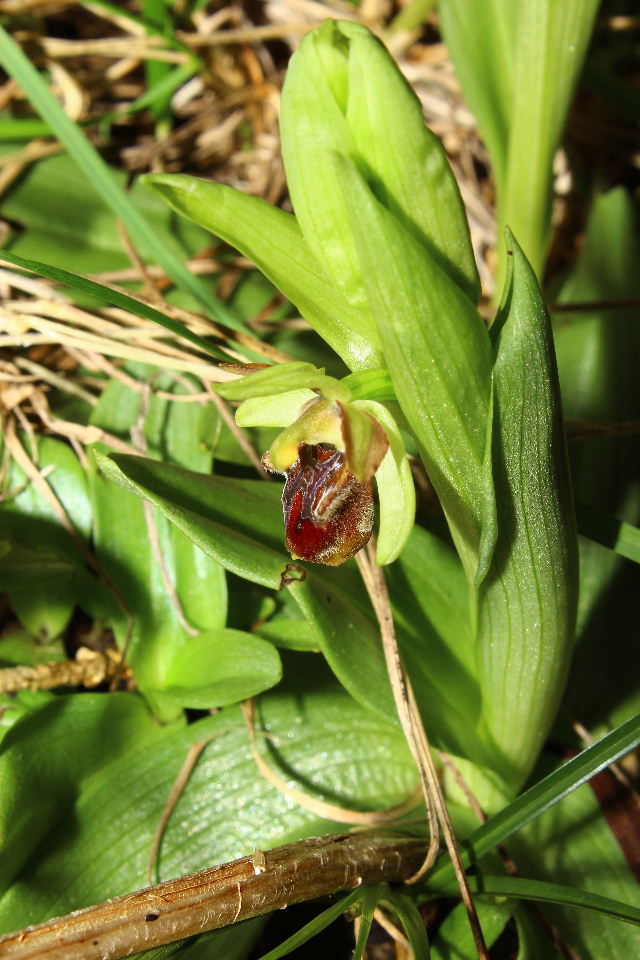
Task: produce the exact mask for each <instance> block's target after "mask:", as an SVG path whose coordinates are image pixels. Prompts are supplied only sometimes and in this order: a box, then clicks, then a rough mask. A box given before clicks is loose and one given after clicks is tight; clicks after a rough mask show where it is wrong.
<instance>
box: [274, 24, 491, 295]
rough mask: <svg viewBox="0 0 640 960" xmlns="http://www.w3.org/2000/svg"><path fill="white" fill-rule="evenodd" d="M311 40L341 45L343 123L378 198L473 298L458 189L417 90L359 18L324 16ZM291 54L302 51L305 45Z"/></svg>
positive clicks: (474, 275)
mask: <svg viewBox="0 0 640 960" xmlns="http://www.w3.org/2000/svg"><path fill="white" fill-rule="evenodd" d="M323 34H324V36H322V35H323ZM345 41H346V42H345ZM303 42H306V41H303ZM315 42H316V45H317V47H318V48H320V47H321V45H325V44H327V43H331V44H333V45H335V46H337V47H338V49H344V51H345V53H344V54H343V56H344V55H345V54H346V57H347V60H348V95H347V105H346V118H347V125H348V127H349V132H350V134H351V136H352V137H353V143H354V146H355V151H356V156H357V157H358V159H359V161H360V164H361V169H362V170H363V173H364V174H365V176H366V177H367V180H368V181H369V183H370V185H371V187H372V189H373V191H374V193H375V195H376V197H377V199H378V200H380V202H381V203H382V204H384V206H385V207H387V209H389V210H390V211H391V212H392V213H393V214H394V215H395V216H396V217H397V218H398V220H400V222H401V223H402V225H403V226H404V227H405V228H406V229H407V230H408V231H409V232H410V233H412V234H413V235H414V236H415V237H416V239H417V240H419V241H420V243H421V244H423V246H424V247H426V249H427V250H428V251H429V253H430V254H431V256H432V257H433V258H434V259H435V260H436V261H437V263H438V264H439V265H440V266H441V267H442V268H443V270H444V271H445V272H446V273H448V274H449V276H450V277H451V278H452V279H453V280H455V282H456V283H457V284H458V286H459V287H460V288H461V289H462V290H464V292H465V293H466V294H467V296H468V297H469V299H470V300H473V302H474V303H477V302H478V300H479V299H480V278H479V276H478V270H477V267H476V263H475V259H474V254H473V248H472V246H471V239H470V236H469V224H468V222H467V217H466V214H465V210H464V205H463V203H462V198H461V196H460V190H459V188H458V184H457V182H456V179H455V177H454V175H453V171H452V169H451V166H450V164H449V161H448V159H447V156H446V154H445V151H444V149H443V147H442V144H441V143H440V140H439V139H438V138H437V137H436V136H435V135H434V134H433V133H432V132H431V131H430V130H429V128H428V127H427V126H426V125H425V121H424V116H423V113H422V104H421V103H420V101H419V99H418V97H417V96H416V95H415V93H414V92H413V90H412V89H411V88H410V86H409V84H408V83H407V81H406V80H405V78H404V76H403V75H402V73H401V72H400V70H399V69H398V67H397V65H396V63H395V61H394V60H393V58H392V57H391V55H390V54H389V53H388V52H387V50H386V49H385V47H384V46H383V45H382V43H380V42H379V40H378V39H377V38H375V37H374V36H373V35H372V34H371V33H369V31H367V30H365V29H364V28H363V27H362V26H361V25H360V24H357V23H354V22H353V21H348V20H344V21H342V22H336V21H329V22H328V23H327V25H326V26H324V27H321V28H320V30H319V31H318V34H317V36H316V39H315ZM296 56H298V57H299V59H302V57H303V56H304V54H303V53H302V45H301V50H300V53H299V54H296ZM287 82H288V81H287ZM288 89H289V88H288V87H287V91H288ZM283 96H284V98H285V99H284V101H283V102H285V103H286V96H287V94H283ZM374 104H375V107H374ZM299 119H300V120H303V122H304V120H307V122H308V114H303V117H301V118H298V117H292V118H291V121H290V122H296V120H299ZM297 135H298V136H301V135H302V134H301V133H298V134H297ZM311 159H312V158H311V155H310V160H311ZM287 173H288V169H287Z"/></svg>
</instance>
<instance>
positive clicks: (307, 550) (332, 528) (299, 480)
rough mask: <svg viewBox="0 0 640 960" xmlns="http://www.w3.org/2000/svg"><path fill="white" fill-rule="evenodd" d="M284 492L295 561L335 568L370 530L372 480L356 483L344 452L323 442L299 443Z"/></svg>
mask: <svg viewBox="0 0 640 960" xmlns="http://www.w3.org/2000/svg"><path fill="white" fill-rule="evenodd" d="M286 477H287V480H286V483H285V487H284V492H283V494H282V505H283V508H284V522H285V528H286V536H287V549H288V551H289V553H290V554H291V556H292V557H293V558H294V559H298V560H310V561H312V562H313V563H326V564H329V565H330V566H338V564H340V563H344V561H345V560H348V559H349V558H350V557H352V556H353V555H354V554H355V553H357V552H358V550H360V549H361V548H362V547H364V546H365V544H366V543H367V541H368V540H369V537H370V536H371V531H372V530H373V484H372V482H371V480H367V481H366V482H365V483H360V481H359V480H357V479H356V477H355V476H354V475H353V474H352V473H351V471H350V470H349V468H348V466H347V461H346V456H345V454H344V453H342V452H341V451H340V450H336V449H335V447H332V446H330V445H329V444H325V443H318V444H307V443H301V444H300V445H299V447H298V459H297V460H296V461H295V463H293V464H292V465H291V467H290V468H289V470H287V473H286Z"/></svg>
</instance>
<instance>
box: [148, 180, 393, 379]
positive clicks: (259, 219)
mask: <svg viewBox="0 0 640 960" xmlns="http://www.w3.org/2000/svg"><path fill="white" fill-rule="evenodd" d="M143 182H144V183H145V185H147V186H149V187H151V188H152V189H154V190H156V191H157V192H158V193H159V194H160V196H162V197H163V198H164V199H165V200H166V201H167V203H168V204H169V205H170V206H172V207H173V209H174V210H177V211H178V213H182V214H183V215H184V216H187V217H189V218H190V219H191V220H193V221H194V222H195V223H198V224H199V225H200V226H202V227H205V228H206V229H208V230H211V231H212V232H214V233H215V234H216V235H217V236H219V237H222V239H223V240H226V241H227V243H230V244H231V245H232V246H234V247H236V248H237V249H238V250H240V251H241V252H242V253H244V254H245V256H247V257H249V258H250V259H251V260H253V262H254V263H255V265H256V266H257V267H258V269H260V270H261V271H262V272H263V273H264V274H265V276H267V277H268V278H269V279H270V280H271V281H272V283H274V284H275V286H276V287H278V289H279V290H281V291H282V293H284V295H285V296H286V297H288V298H289V300H291V302H292V303H294V304H295V305H296V306H297V307H298V309H299V310H300V312H301V313H302V315H303V316H304V317H305V318H306V319H307V320H308V321H309V323H310V324H311V326H312V327H313V328H314V329H315V330H317V331H318V333H319V334H320V335H321V336H322V337H323V339H325V340H326V341H327V343H329V344H330V345H331V346H332V347H333V349H334V350H335V351H336V353H338V354H339V355H340V356H341V357H342V359H343V360H344V361H345V363H347V364H348V365H349V366H350V367H351V369H354V370H360V369H366V368H368V367H377V366H380V364H381V355H380V349H379V345H378V343H377V337H376V336H369V332H368V331H365V330H362V329H361V328H360V318H359V314H358V312H357V311H356V310H354V309H353V308H352V307H350V306H349V304H348V302H347V301H346V300H345V299H344V297H343V296H342V295H341V293H340V291H339V290H337V289H336V288H335V286H334V285H333V284H331V283H330V282H329V280H328V279H327V277H326V276H325V274H324V272H323V270H322V268H321V266H320V265H319V263H318V262H317V261H316V259H315V257H314V255H313V254H312V253H311V250H310V249H309V247H308V246H307V244H306V243H305V240H304V238H303V236H302V233H301V231H300V228H299V226H298V224H297V221H296V219H295V217H292V216H291V214H288V213H285V212H284V210H280V209H278V208H277V207H272V206H271V205H270V204H268V203H265V201H264V200H260V199H259V198H258V197H251V196H248V195H247V194H244V193H240V191H238V190H234V189H233V188H232V187H228V186H225V185H224V184H221V183H209V182H207V181H204V180H197V179H196V178H195V177H189V176H186V175H184V174H165V173H163V174H147V175H146V176H145V178H144V181H143Z"/></svg>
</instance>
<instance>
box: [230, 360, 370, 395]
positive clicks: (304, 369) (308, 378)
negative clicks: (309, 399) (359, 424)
mask: <svg viewBox="0 0 640 960" xmlns="http://www.w3.org/2000/svg"><path fill="white" fill-rule="evenodd" d="M215 389H216V393H219V394H220V396H221V397H224V398H225V400H248V399H249V398H251V397H269V396H273V395H274V394H277V393H284V392H285V391H289V390H302V389H306V390H318V391H320V392H321V393H323V394H324V396H325V397H329V398H330V399H331V400H342V401H346V400H349V399H350V397H351V393H350V391H349V388H348V387H346V386H344V385H343V384H342V383H341V382H340V380H336V378H335V377H329V376H327V375H326V374H325V372H324V370H323V369H322V368H318V367H314V366H313V364H312V363H305V362H304V361H302V360H300V361H296V362H294V363H280V364H277V365H276V366H272V367H266V368H265V369H264V370H256V371H254V372H251V373H247V374H245V376H243V377H239V378H238V379H237V380H229V381H225V382H224V383H219V384H216V388H215Z"/></svg>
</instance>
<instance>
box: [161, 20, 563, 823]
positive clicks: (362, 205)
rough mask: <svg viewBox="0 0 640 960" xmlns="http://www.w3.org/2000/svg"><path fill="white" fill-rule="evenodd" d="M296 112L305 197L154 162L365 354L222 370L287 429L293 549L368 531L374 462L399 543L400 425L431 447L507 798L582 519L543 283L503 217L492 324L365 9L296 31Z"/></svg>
mask: <svg viewBox="0 0 640 960" xmlns="http://www.w3.org/2000/svg"><path fill="white" fill-rule="evenodd" d="M281 129H282V150H283V156H284V161H285V166H286V173H287V179H288V183H289V190H290V195H291V200H292V204H293V208H294V211H295V215H292V214H289V213H286V212H285V211H284V210H281V209H277V208H274V207H272V206H269V205H268V204H267V203H266V202H264V201H262V200H260V199H258V198H256V197H251V196H247V195H245V194H242V193H241V192H239V191H237V190H235V189H233V188H231V187H228V186H225V185H222V184H217V183H209V182H205V181H202V180H197V179H195V178H193V177H190V176H185V175H172V174H153V175H148V176H147V177H146V178H145V181H146V183H147V184H148V185H149V186H151V187H152V188H153V189H154V190H155V191H156V192H157V193H158V194H159V195H161V196H162V197H163V198H164V199H165V200H166V201H167V202H168V203H169V204H170V205H171V206H172V207H173V208H174V209H175V210H177V211H179V212H180V213H182V214H184V215H186V216H188V217H190V218H191V219H192V220H194V221H196V223H198V224H200V225H202V226H206V227H208V228H209V229H210V230H212V231H213V232H214V233H215V234H217V235H218V236H220V237H222V238H223V239H225V240H226V241H228V242H229V243H231V244H233V245H234V246H235V247H237V248H238V249H239V250H240V251H242V252H243V253H244V254H245V255H246V256H248V257H250V258H251V259H252V260H253V261H254V262H255V263H256V264H257V266H258V267H259V268H260V269H261V270H262V271H263V272H264V273H265V275H266V276H267V277H269V278H270V279H271V280H272V282H273V283H274V284H275V285H276V286H277V287H279V289H280V290H281V291H282V292H283V293H284V294H285V295H286V296H287V297H288V298H289V299H290V300H291V301H292V302H293V303H294V304H296V305H297V307H298V308H299V310H300V312H301V313H302V315H303V316H304V317H305V318H306V319H307V320H308V322H309V323H310V324H311V325H312V326H313V327H314V329H315V330H316V331H317V332H318V333H319V334H320V335H321V336H322V337H323V338H324V339H325V340H326V342H327V344H329V345H330V346H331V347H332V348H333V349H334V350H335V352H336V353H337V354H338V355H339V356H340V357H341V359H342V360H343V361H344V363H345V364H347V366H348V367H350V369H351V370H352V373H351V374H350V375H349V376H347V377H346V378H345V379H344V380H342V381H340V382H337V381H336V380H334V379H332V378H330V377H327V376H326V375H325V374H324V373H323V372H322V371H321V370H318V369H314V368H313V367H312V366H311V365H308V364H302V363H292V364H281V365H277V366H275V367H269V368H268V369H264V370H259V371H255V370H253V368H251V367H249V368H247V369H248V370H251V371H253V372H250V373H249V374H248V375H246V376H244V377H242V378H241V379H238V380H236V381H235V382H229V383H225V384H223V385H221V386H220V387H219V388H218V390H219V392H220V393H221V395H222V396H224V397H225V398H227V399H228V400H230V401H242V403H241V405H240V407H239V408H238V411H237V419H238V423H239V424H240V425H242V426H249V425H253V424H258V423H261V424H271V425H276V426H280V427H284V431H283V433H282V434H280V436H279V437H278V439H277V440H276V441H275V442H274V444H273V445H272V447H271V450H270V453H269V459H268V460H267V461H266V463H267V466H268V467H270V468H271V469H274V470H277V471H280V472H282V473H285V474H287V483H286V487H285V495H284V503H285V515H286V537H287V544H288V547H289V549H290V550H291V552H292V554H293V555H294V556H297V557H304V558H306V559H309V560H316V561H317V560H320V561H322V560H323V552H324V560H325V561H328V562H330V563H336V562H340V561H342V560H344V559H347V558H348V557H349V556H351V555H352V554H353V553H354V552H355V551H356V550H357V549H358V547H359V546H361V545H362V543H363V542H364V540H365V538H366V531H368V530H370V527H371V498H370V493H369V491H368V486H367V485H368V484H370V482H371V478H372V477H373V476H374V474H375V475H376V480H377V487H378V494H379V503H380V532H379V537H378V554H377V560H378V563H381V564H388V563H391V562H392V561H393V560H394V559H396V557H397V556H398V555H399V554H400V552H401V550H402V548H403V545H404V544H405V543H406V541H407V537H408V536H409V534H410V531H411V528H412V524H413V516H414V494H413V484H412V481H411V475H410V470H409V466H408V463H407V459H406V456H405V452H404V449H405V441H404V439H403V437H405V438H406V442H407V443H410V444H411V449H412V450H414V451H416V452H417V454H418V456H419V458H420V460H421V462H422V464H423V465H424V468H425V469H426V472H427V474H428V476H429V479H430V481H431V483H432V485H433V487H434V489H435V491H436V493H437V495H438V497H439V500H440V503H441V504H442V508H443V510H444V513H445V516H446V518H447V521H448V525H449V530H450V533H451V537H452V540H453V543H454V544H455V547H456V549H457V552H458V554H459V557H460V561H461V563H462V567H463V570H464V573H465V575H466V580H467V585H468V595H469V610H470V614H469V616H470V636H471V638H472V639H471V641H470V643H469V645H468V647H467V649H463V647H464V644H462V643H460V644H459V649H457V650H454V651H453V655H454V657H455V659H456V660H457V661H458V662H459V663H464V672H465V673H467V675H468V676H469V677H470V678H472V679H471V689H472V690H473V693H472V694H471V698H470V699H469V694H466V695H465V699H467V702H466V703H462V704H460V705H459V707H460V710H461V711H462V713H463V714H465V715H466V717H467V721H466V722H467V723H468V724H469V725H470V727H471V729H472V730H473V731H475V734H474V736H473V738H472V739H473V741H474V748H473V755H470V754H469V755H466V756H463V757H462V758H461V759H463V760H464V761H469V762H470V764H471V766H472V768H473V769H471V767H470V769H469V771H468V772H469V775H470V776H471V778H472V779H473V782H474V785H475V788H476V789H477V790H478V791H479V793H480V796H481V800H482V802H483V803H484V804H485V806H486V807H487V808H488V809H493V808H495V807H496V805H500V804H501V803H503V802H504V801H505V800H506V799H508V798H509V797H511V796H513V795H514V794H515V792H516V791H517V790H518V789H519V787H520V786H521V784H522V783H523V781H524V780H525V778H526V776H527V775H528V773H529V772H530V770H531V768H532V765H533V763H534V761H535V759H536V757H537V755H538V753H539V750H540V748H541V745H542V743H543V742H544V739H545V737H546V735H547V733H548V731H549V728H550V725H551V723H552V722H553V719H554V717H555V713H556V710H557V707H558V703H559V698H560V696H561V693H562V690H563V686H564V682H565V679H566V675H567V668H568V664H569V659H570V655H571V649H572V644H573V634H574V624H575V610H576V596H577V560H576V557H577V554H576V533H575V523H574V517H573V507H572V502H571V493H570V488H569V479H568V472H567V461H566V450H565V441H564V433H563V427H562V413H561V405H560V395H559V388H558V380H557V374H556V368H555V359H554V354H553V346H552V340H551V333H550V326H549V319H548V315H547V313H546V309H545V306H544V301H543V298H542V295H541V293H540V289H539V287H538V283H537V280H536V278H535V274H534V272H533V270H532V269H531V267H530V266H529V264H528V262H527V259H526V257H525V256H524V254H523V253H522V251H521V250H520V248H519V247H518V244H517V242H516V240H515V238H514V237H513V236H512V235H511V234H509V233H508V234H507V240H506V242H507V245H508V249H509V254H510V256H509V258H508V259H509V266H510V269H509V273H508V277H507V281H506V284H505V289H504V294H503V298H502V303H501V306H500V309H499V311H498V314H497V316H496V319H495V320H494V322H493V323H492V324H491V326H490V327H489V329H488V328H487V325H486V323H485V321H484V320H483V318H482V316H481V315H480V313H479V312H478V309H477V302H478V299H479V293H480V283H479V278H478V273H477V269H476V266H475V261H474V256H473V250H472V246H471V241H470V235H469V227H468V224H467V221H466V217H465V213H464V208H463V204H462V200H461V197H460V193H459V190H458V186H457V184H456V181H455V177H454V175H453V172H452V170H451V168H450V166H449V163H448V161H447V159H446V156H445V154H444V151H443V149H442V146H441V144H440V142H439V141H438V140H437V138H436V137H435V136H434V135H433V134H432V133H431V132H430V131H429V130H428V129H427V128H426V126H425V124H424V121H423V117H422V111H421V107H420V104H419V101H418V100H417V98H416V96H415V94H414V93H413V92H412V91H411V89H410V88H409V86H408V84H407V83H406V81H405V79H404V78H403V76H402V75H401V74H400V72H399V71H398V69H397V67H396V66H395V64H394V62H393V60H392V59H391V57H390V56H389V54H388V53H387V51H386V50H385V48H384V47H383V45H382V44H381V43H380V42H379V41H378V40H377V39H376V38H375V37H373V35H372V34H371V33H370V32H369V31H368V30H366V29H365V28H364V27H362V26H360V25H358V24H355V23H351V22H341V21H327V22H326V23H325V24H323V26H322V27H321V28H320V29H319V30H317V31H314V32H313V33H312V34H310V35H309V36H308V37H306V38H305V39H304V40H303V42H302V43H301V45H300V50H299V51H298V53H297V54H296V55H295V56H294V57H293V59H292V61H291V64H290V67H289V71H288V75H287V79H286V82H285V86H284V90H283V96H282V113H281ZM330 451H331V452H330ZM329 476H331V477H332V478H336V477H337V478H338V480H337V481H336V486H335V488H331V492H330V495H328V491H329V488H330V487H331V483H329V482H328V478H329ZM338 488H339V492H338ZM347 504H348V506H346V505H347ZM351 510H353V513H351ZM340 516H342V517H343V519H344V523H342V524H341V527H342V529H341V531H340V532H338V531H337V530H336V523H338V521H337V519H336V518H339V517H340ZM338 526H340V524H339V523H338ZM312 527H315V528H317V529H320V530H321V531H322V532H323V533H322V536H320V537H319V538H318V537H317V536H316V539H315V540H313V537H312V536H311V530H312ZM347 531H348V532H347ZM325 541H326V542H325ZM353 657H354V661H356V660H357V659H358V655H357V652H356V651H353ZM329 659H330V661H331V660H332V659H333V658H332V657H331V654H329ZM334 662H335V661H334ZM432 669H433V671H434V683H435V684H436V685H437V684H438V682H439V681H438V679H437V673H438V664H437V662H436V661H434V662H433V664H432ZM339 676H340V677H341V679H342V680H343V682H346V684H347V687H348V688H349V689H351V690H352V692H355V691H356V690H357V684H354V683H353V682H352V680H351V678H350V677H348V676H345V675H344V673H343V672H342V671H339ZM453 695H454V696H455V693H454V694H453ZM463 739H464V737H463ZM449 746H451V744H449ZM455 752H456V753H457V754H458V755H460V754H461V752H462V751H461V750H460V748H459V746H458V745H456V749H455Z"/></svg>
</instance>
